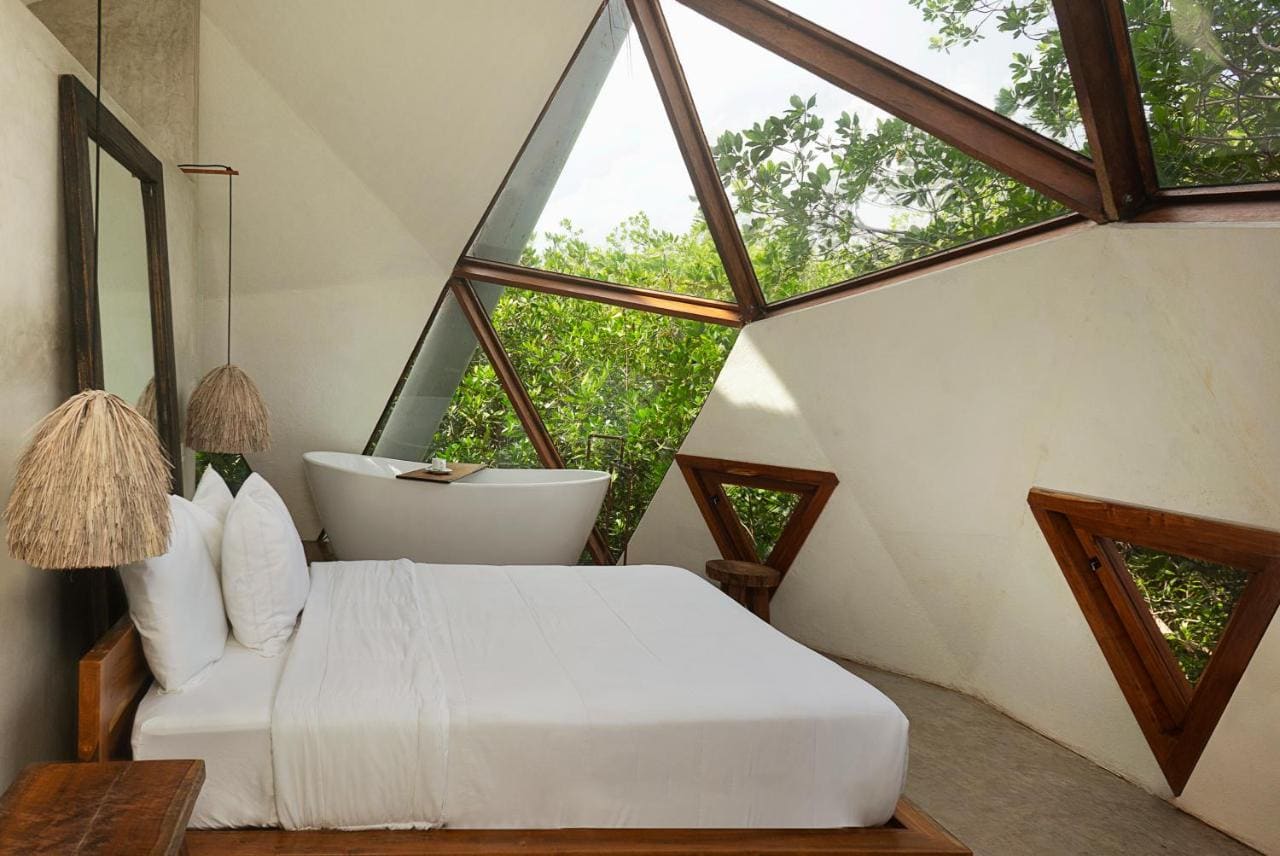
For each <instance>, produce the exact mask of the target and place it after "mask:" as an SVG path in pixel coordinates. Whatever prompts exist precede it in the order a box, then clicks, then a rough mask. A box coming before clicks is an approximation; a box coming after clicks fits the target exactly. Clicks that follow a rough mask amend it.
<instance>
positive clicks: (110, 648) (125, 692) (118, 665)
mask: <svg viewBox="0 0 1280 856" xmlns="http://www.w3.org/2000/svg"><path fill="white" fill-rule="evenodd" d="M151 680H152V678H151V669H150V668H149V667H148V666H147V659H146V657H144V656H143V654H142V637H141V636H139V635H138V629H137V628H136V627H134V626H133V620H132V619H131V618H129V616H128V615H127V614H126V615H125V616H124V617H122V618H121V619H120V620H119V621H117V622H116V624H115V626H114V627H112V628H111V629H110V630H108V631H107V634H106V635H105V636H103V637H102V638H101V639H99V640H98V642H97V644H96V645H94V646H93V648H92V649H91V650H90V651H89V653H88V654H85V655H84V656H83V657H81V658H80V693H79V714H78V717H77V722H78V726H77V727H78V731H79V737H78V739H77V741H76V755H77V757H78V758H79V759H80V760H81V761H103V762H105V761H119V760H126V759H128V758H130V757H131V755H132V752H131V750H130V747H129V741H130V737H131V736H132V732H133V717H134V714H135V713H137V711H138V703H139V702H141V701H142V696H143V694H144V693H145V692H146V691H147V687H149V686H150V685H151Z"/></svg>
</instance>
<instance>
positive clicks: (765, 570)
mask: <svg viewBox="0 0 1280 856" xmlns="http://www.w3.org/2000/svg"><path fill="white" fill-rule="evenodd" d="M707 577H708V578H710V579H713V580H715V581H716V582H718V583H720V590H721V591H723V592H724V593H725V594H727V595H729V597H731V598H733V599H734V600H736V601H737V602H738V603H740V604H742V605H743V606H745V607H746V608H747V609H749V610H751V611H752V612H754V613H755V614H756V615H757V616H758V617H760V618H762V619H763V620H764V621H765V622H768V621H769V595H770V594H772V593H773V590H774V589H776V588H777V587H778V583H780V582H782V574H780V573H778V572H777V571H775V570H774V569H773V568H770V567H769V566H767V565H757V564H756V563H755V562H741V561H738V560H737V559H712V560H710V561H709V562H707Z"/></svg>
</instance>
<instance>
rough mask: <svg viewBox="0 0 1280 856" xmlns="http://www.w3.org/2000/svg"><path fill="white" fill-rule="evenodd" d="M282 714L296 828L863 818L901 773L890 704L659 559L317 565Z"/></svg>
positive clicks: (284, 770) (764, 823) (278, 708)
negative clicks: (652, 562)
mask: <svg viewBox="0 0 1280 856" xmlns="http://www.w3.org/2000/svg"><path fill="white" fill-rule="evenodd" d="M272 731H273V738H272V742H273V749H274V768H275V785H276V801H277V808H278V813H279V818H280V822H281V824H282V825H283V826H285V827H287V828H305V827H321V826H331V827H332V826H339V827H365V826H382V825H397V826H404V825H413V826H430V825H447V826H454V827H516V828H548V827H582V826H589V827H616V826H631V827H646V826H647V827H836V826H866V825H874V824H879V823H882V822H884V821H885V820H887V819H888V818H889V816H890V815H891V813H892V811H893V807H894V804H895V802H896V800H897V798H898V795H899V793H900V792H901V789H902V785H903V781H904V778H905V774H906V746H907V721H906V718H905V717H904V716H903V715H902V713H901V712H900V711H899V710H898V709H897V707H895V706H894V705H893V703H892V702H890V701H889V700H888V699H887V698H885V697H884V696H883V695H881V694H880V693H879V692H878V691H876V690H875V689H874V688H872V687H871V686H870V685H868V684H866V683H865V682H863V681H861V680H859V679H858V678H857V677H855V676H853V675H850V674H849V673H848V672H846V671H845V670H843V669H841V668H840V667H839V666H836V665H835V664H833V663H830V662H829V661H827V660H826V659H824V658H823V657H821V656H819V655H817V654H815V653H813V652H812V651H809V650H808V649H806V648H804V647H803V646H801V645H799V644H797V643H795V642H793V641H791V640H790V639H787V638H786V637H785V636H783V635H782V634H780V633H778V632H776V631H775V630H773V629H772V628H770V627H768V626H767V625H766V624H764V623H763V622H760V621H758V620H757V619H756V618H755V617H753V616H752V615H750V614H749V613H748V612H747V611H746V610H744V609H742V608H741V607H740V606H738V605H736V604H734V603H733V602H732V601H730V600H729V599H728V598H727V597H725V596H724V595H722V594H721V593H720V592H718V591H717V590H715V589H714V588H713V587H712V586H710V585H709V584H708V583H706V582H705V581H704V580H702V579H700V578H698V577H696V576H695V575H693V574H690V573H689V572H687V571H684V570H679V569H675V568H665V567H656V566H632V567H622V568H614V567H609V568H593V567H507V568H503V567H482V566H440V565H431V566H428V565H413V564H411V563H409V562H407V561H400V562H349V563H333V564H316V565H314V566H313V568H312V593H311V597H310V600H309V601H308V604H307V608H306V610H305V612H304V614H303V619H302V623H301V625H300V628H299V630H298V633H297V636H296V638H295V641H294V643H293V647H292V650H291V652H290V656H289V661H288V663H287V665H286V668H285V672H284V675H283V677H282V679H281V682H280V687H279V691H278V692H277V694H276V701H275V710H274V715H273V720H272Z"/></svg>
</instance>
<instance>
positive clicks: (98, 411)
mask: <svg viewBox="0 0 1280 856" xmlns="http://www.w3.org/2000/svg"><path fill="white" fill-rule="evenodd" d="M168 496H169V462H168V460H167V458H166V456H165V452H164V449H163V447H162V446H161V445H160V438H159V437H158V436H157V435H156V430H155V428H154V427H153V426H152V424H151V423H150V422H148V421H147V420H146V418H145V417H143V416H142V415H141V414H140V413H138V411H136V410H134V409H133V408H132V407H130V406H129V405H128V404H126V403H125V402H124V401H123V400H121V399H120V398H119V397H118V396H115V395H112V394H111V393H109V392H103V391H102V390H86V391H85V392H82V393H80V394H79V395H74V396H72V397H71V398H69V399H67V401H65V402H64V403H63V404H62V405H61V406H59V407H58V409H57V410H54V411H53V412H52V413H50V414H49V415H48V416H46V417H45V418H44V419H42V420H41V421H40V424H39V425H37V426H36V431H35V437H34V438H33V439H32V441H31V445H30V446H29V447H28V448H27V450H26V451H25V452H23V454H22V457H21V458H20V459H19V461H18V476H17V479H16V481H15V483H14V487H13V493H12V494H11V495H10V497H9V503H8V505H7V506H5V510H4V519H5V523H6V524H8V528H9V531H8V544H9V553H10V554H11V555H12V556H13V557H14V558H15V559H18V560H20V561H24V562H27V563H28V564H31V565H35V566H36V567H37V568H50V569H61V568H106V567H114V566H117V565H125V564H128V563H129V562H136V561H139V560H141V559H145V558H147V557H149V556H158V555H160V554H162V553H164V551H165V550H167V549H168V546H169V499H168Z"/></svg>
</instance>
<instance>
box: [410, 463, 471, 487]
mask: <svg viewBox="0 0 1280 856" xmlns="http://www.w3.org/2000/svg"><path fill="white" fill-rule="evenodd" d="M487 466H488V464H459V463H453V464H450V465H449V469H450V472H447V473H433V472H431V471H430V470H428V469H427V468H426V467H423V468H422V469H420V470H410V471H409V472H407V473H400V475H398V476H396V478H398V479H409V480H410V481H424V482H439V483H440V484H449V482H456V481H457V480H458V479H465V478H466V477H467V476H469V475H471V474H472V473H478V472H480V471H481V470H483V469H484V468H485V467H487Z"/></svg>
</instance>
